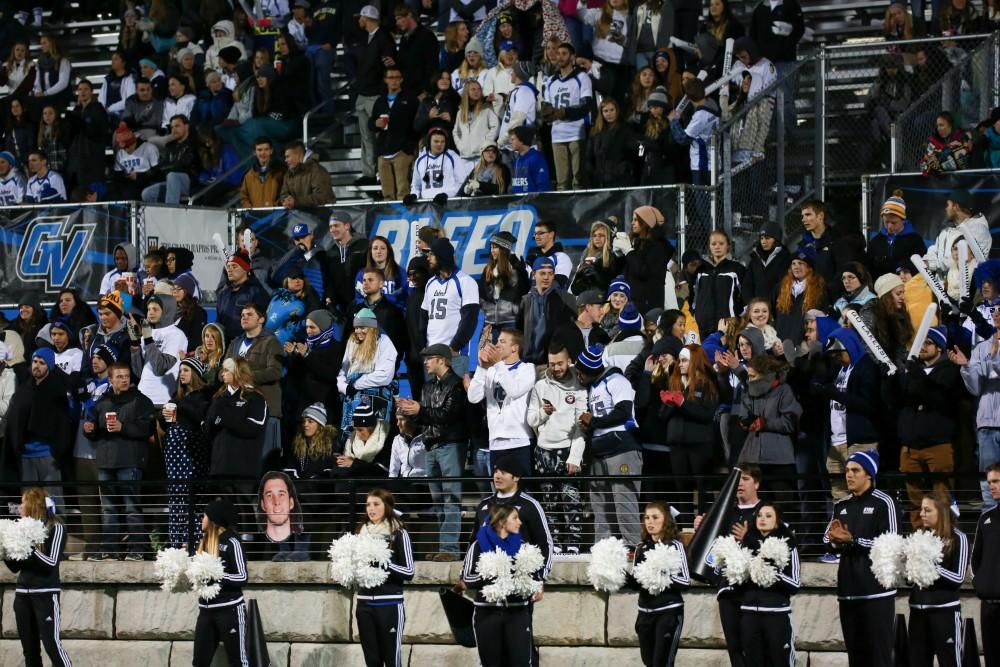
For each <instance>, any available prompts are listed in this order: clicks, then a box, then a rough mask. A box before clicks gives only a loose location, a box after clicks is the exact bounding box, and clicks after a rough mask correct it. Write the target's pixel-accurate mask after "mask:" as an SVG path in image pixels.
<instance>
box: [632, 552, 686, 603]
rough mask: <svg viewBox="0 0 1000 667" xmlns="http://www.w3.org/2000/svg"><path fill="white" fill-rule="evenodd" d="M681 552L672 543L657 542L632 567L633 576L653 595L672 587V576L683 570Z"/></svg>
mask: <svg viewBox="0 0 1000 667" xmlns="http://www.w3.org/2000/svg"><path fill="white" fill-rule="evenodd" d="M681 558H682V557H681V553H680V552H679V551H678V550H677V547H675V546H674V545H672V544H662V543H661V544H657V545H656V546H655V547H653V548H652V549H650V550H648V551H646V555H645V558H644V559H643V560H642V562H640V563H639V564H638V565H636V566H635V567H634V568H632V576H633V577H635V580H636V581H637V582H638V583H639V585H640V586H642V587H643V588H645V589H646V590H647V591H649V592H650V594H652V595H658V594H660V593H662V592H663V591H665V590H666V589H667V588H669V587H670V578H671V577H674V576H677V575H678V574H680V573H681V572H682V571H683V565H682V561H681Z"/></svg>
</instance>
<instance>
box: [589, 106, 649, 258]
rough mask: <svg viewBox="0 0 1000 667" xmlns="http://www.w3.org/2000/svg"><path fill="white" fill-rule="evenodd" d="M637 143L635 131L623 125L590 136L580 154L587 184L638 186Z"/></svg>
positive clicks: (597, 186)
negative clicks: (636, 171)
mask: <svg viewBox="0 0 1000 667" xmlns="http://www.w3.org/2000/svg"><path fill="white" fill-rule="evenodd" d="M637 140H638V137H637V135H636V132H635V130H634V129H633V127H632V126H631V125H629V124H628V123H625V122H619V123H618V124H617V125H615V126H613V127H607V128H605V129H604V131H603V132H599V133H597V134H592V135H590V137H589V139H588V141H587V148H586V151H585V153H584V164H585V166H586V168H585V173H586V174H587V178H588V181H589V183H590V185H591V186H592V187H595V188H617V187H622V186H630V185H635V184H636V183H638V179H637V178H636V175H635V162H634V158H635V147H636V143H637ZM609 242H610V241H609Z"/></svg>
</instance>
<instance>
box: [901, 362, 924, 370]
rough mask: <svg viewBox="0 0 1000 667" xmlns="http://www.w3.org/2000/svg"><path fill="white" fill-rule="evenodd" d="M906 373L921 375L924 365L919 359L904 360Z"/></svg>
mask: <svg viewBox="0 0 1000 667" xmlns="http://www.w3.org/2000/svg"><path fill="white" fill-rule="evenodd" d="M905 367H906V372H907V373H923V372H924V364H923V362H922V361H920V360H919V359H907V360H906V364H905Z"/></svg>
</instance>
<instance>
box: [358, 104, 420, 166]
mask: <svg viewBox="0 0 1000 667" xmlns="http://www.w3.org/2000/svg"><path fill="white" fill-rule="evenodd" d="M419 106H420V100H418V99H417V96H416V95H415V94H413V93H411V92H407V91H406V90H402V91H400V92H399V93H397V94H396V99H395V100H393V103H392V106H389V98H388V97H387V96H386V95H382V96H381V97H379V98H378V99H377V100H375V106H374V107H373V108H372V115H371V118H370V119H369V121H368V129H370V130H371V131H373V132H374V133H375V154H376V155H395V154H396V153H399V152H403V153H406V154H407V155H414V154H416V152H417V133H416V132H414V131H413V119H414V118H416V115H417V108H418V107H419ZM383 115H388V116H389V125H388V127H386V128H384V129H383V128H379V127H376V126H375V121H377V120H378V119H379V118H380V117H381V116H383Z"/></svg>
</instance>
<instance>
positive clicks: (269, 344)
mask: <svg viewBox="0 0 1000 667" xmlns="http://www.w3.org/2000/svg"><path fill="white" fill-rule="evenodd" d="M244 340H245V336H237V337H236V338H234V339H233V340H231V341H230V342H229V346H228V347H227V348H226V354H225V356H226V357H227V358H230V359H239V358H241V357H242V358H243V359H244V360H245V361H246V362H247V363H248V364H249V365H250V370H252V371H253V386H254V388H255V389H256V390H257V391H258V392H260V393H261V395H263V396H264V398H265V399H266V400H267V411H268V415H270V416H272V417H278V418H279V419H280V418H281V385H280V384H279V380H281V374H282V362H281V359H282V357H283V355H284V352H283V351H282V349H281V344H280V343H278V339H277V338H275V337H274V335H273V334H271V333H268V332H267V330H264V331H262V332H261V333H260V334H259V335H258V336H257V337H256V338H254V340H253V344H252V345H251V346H250V349H248V350H247V351H246V354H243V355H241V354H240V346H241V345H242V343H243V341H244Z"/></svg>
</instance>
